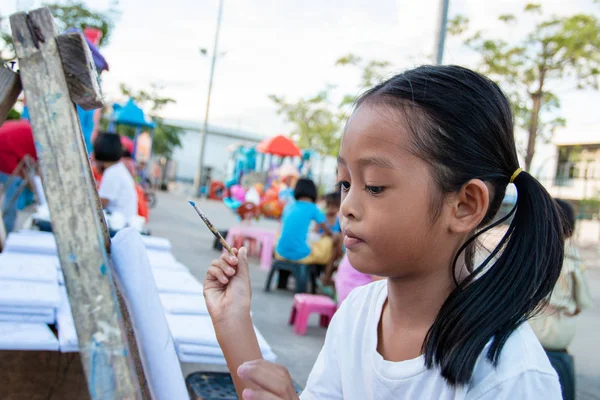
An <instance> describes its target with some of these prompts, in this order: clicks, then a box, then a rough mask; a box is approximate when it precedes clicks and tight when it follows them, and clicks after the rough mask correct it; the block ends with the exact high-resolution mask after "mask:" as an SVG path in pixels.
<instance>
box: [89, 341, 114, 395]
mask: <svg viewBox="0 0 600 400" xmlns="http://www.w3.org/2000/svg"><path fill="white" fill-rule="evenodd" d="M88 353H89V360H90V368H89V371H90V376H89V377H88V387H89V389H90V394H91V397H92V399H94V400H100V399H114V398H115V389H116V380H115V376H114V374H113V371H112V367H111V360H110V355H109V354H108V349H106V348H105V347H104V345H103V344H102V343H101V342H99V341H98V340H96V338H95V337H92V339H91V341H90V344H89V346H88Z"/></svg>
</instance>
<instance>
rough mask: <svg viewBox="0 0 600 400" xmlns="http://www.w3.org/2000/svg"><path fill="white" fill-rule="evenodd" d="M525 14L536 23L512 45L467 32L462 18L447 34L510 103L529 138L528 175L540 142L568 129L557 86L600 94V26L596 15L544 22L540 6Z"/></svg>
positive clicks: (507, 19) (510, 18)
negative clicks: (460, 42) (461, 42)
mask: <svg viewBox="0 0 600 400" xmlns="http://www.w3.org/2000/svg"><path fill="white" fill-rule="evenodd" d="M524 13H525V14H527V16H529V17H530V18H531V19H532V20H534V23H533V24H532V26H531V30H530V32H529V33H528V34H527V35H526V36H524V37H523V38H522V39H521V40H520V41H517V42H514V43H513V42H510V43H509V42H508V41H506V40H504V39H502V38H500V37H494V38H490V37H487V36H485V35H484V33H482V32H481V31H477V32H469V27H468V24H469V20H468V18H466V17H464V16H462V15H458V16H456V17H455V18H453V19H452V20H451V21H449V27H448V32H449V33H450V34H452V35H457V36H462V37H464V38H465V44H466V45H467V46H468V47H469V48H471V49H472V50H474V51H476V52H477V53H479V55H480V63H479V70H480V72H482V73H483V74H485V75H487V76H488V77H490V78H491V79H494V80H495V81H496V82H498V84H499V85H500V86H501V87H502V88H503V90H505V91H506V92H507V94H508V96H509V97H510V99H511V101H512V106H513V111H514V114H515V122H516V125H517V126H520V127H521V128H523V129H525V130H526V131H527V132H528V137H527V145H526V151H525V152H524V158H525V168H526V169H529V168H530V167H531V162H532V160H533V157H534V154H535V145H536V142H537V140H538V138H541V139H543V140H550V138H551V136H552V134H553V133H554V130H555V129H556V128H557V127H559V126H564V125H565V124H566V121H565V119H564V118H562V117H561V116H560V115H559V114H558V112H559V110H560V99H559V97H558V95H557V94H556V86H557V83H563V84H564V82H565V81H566V82H569V81H572V82H573V83H574V85H575V88H576V89H585V88H593V89H596V90H597V89H598V75H599V74H600V34H599V32H600V24H599V22H598V19H597V18H596V17H595V16H593V15H586V14H574V15H570V16H566V17H559V16H545V15H544V14H543V12H542V8H541V6H539V5H537V4H527V5H526V6H525V7H524ZM498 19H499V20H500V21H502V22H504V23H505V24H506V25H507V29H510V26H511V25H514V24H515V23H516V22H517V17H516V16H514V15H500V16H499V17H498Z"/></svg>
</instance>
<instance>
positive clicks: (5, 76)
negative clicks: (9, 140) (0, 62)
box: [0, 67, 21, 125]
mask: <svg viewBox="0 0 600 400" xmlns="http://www.w3.org/2000/svg"><path fill="white" fill-rule="evenodd" d="M20 93H21V79H20V78H19V74H17V73H15V72H13V71H11V70H10V69H8V68H4V67H0V125H1V124H2V123H3V122H4V120H5V119H6V117H7V116H8V112H9V111H10V109H11V108H12V107H13V106H14V105H15V103H16V101H17V98H18V97H19V94H20Z"/></svg>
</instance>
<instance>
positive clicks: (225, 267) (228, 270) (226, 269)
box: [211, 258, 235, 276]
mask: <svg viewBox="0 0 600 400" xmlns="http://www.w3.org/2000/svg"><path fill="white" fill-rule="evenodd" d="M211 266H213V267H216V268H219V269H220V270H221V271H223V273H224V274H225V275H227V276H233V275H235V269H234V268H233V267H232V266H231V265H230V264H229V263H227V262H226V261H225V260H223V258H219V259H218V260H214V261H213V262H212V264H211Z"/></svg>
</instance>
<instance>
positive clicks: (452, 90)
mask: <svg viewBox="0 0 600 400" xmlns="http://www.w3.org/2000/svg"><path fill="white" fill-rule="evenodd" d="M361 104H370V105H381V106H385V107H388V108H389V109H390V110H393V111H396V114H397V115H398V116H399V117H400V118H401V119H402V122H404V123H405V124H406V126H407V127H408V128H409V131H410V133H411V134H410V135H409V144H408V147H409V151H411V152H412V153H413V154H415V155H417V156H418V157H420V158H421V159H423V160H424V161H426V162H427V163H428V164H429V166H430V172H431V174H432V176H433V179H434V182H435V184H436V186H437V189H438V190H436V191H435V192H436V193H437V195H436V196H437V197H436V198H434V199H432V216H433V218H434V220H435V218H437V216H436V213H439V209H440V207H439V205H440V202H441V201H443V197H444V196H443V194H444V193H452V192H456V191H458V190H460V189H461V188H462V187H463V186H464V185H465V184H466V183H467V182H469V181H470V180H472V179H480V180H482V181H484V182H486V183H487V184H488V186H489V187H491V190H490V205H489V208H488V210H487V214H486V215H485V217H484V219H483V221H482V222H481V224H480V226H479V227H478V229H479V231H478V232H476V233H474V234H473V236H472V237H471V238H470V239H469V240H468V241H467V243H465V244H464V245H463V246H462V248H461V249H460V250H459V252H458V253H457V254H456V255H455V260H454V263H453V265H452V268H453V271H452V272H453V276H454V277H456V276H457V271H456V268H457V260H458V259H459V256H460V255H461V254H463V252H464V255H465V263H466V264H467V267H468V268H469V270H470V271H471V274H470V275H469V276H468V277H467V278H465V279H463V280H462V281H461V282H458V281H457V279H456V278H455V283H456V287H455V289H454V290H453V291H452V292H451V293H450V295H449V296H448V298H447V299H446V300H445V302H444V304H443V305H442V307H441V309H440V311H439V313H438V315H437V317H436V320H435V322H434V323H433V325H432V326H431V328H430V329H429V332H428V333H427V336H426V338H425V341H424V343H423V351H424V353H425V364H426V366H427V367H428V368H432V367H434V366H437V367H439V368H440V369H441V372H442V376H443V377H444V378H445V379H446V380H447V381H448V382H449V383H450V384H452V385H459V384H466V383H468V382H469V381H470V379H471V376H472V373H473V369H474V367H475V362H476V361H477V358H478V356H479V355H480V354H481V352H482V351H483V349H484V347H485V346H486V344H487V343H489V342H490V340H491V346H490V348H489V351H488V352H487V357H488V359H489V360H490V361H491V362H492V363H493V364H494V365H497V364H498V360H499V356H500V351H501V350H502V347H503V346H504V344H505V343H506V341H507V339H508V337H509V336H510V335H511V333H512V332H513V331H515V329H517V328H518V327H519V325H521V324H522V323H524V322H525V321H526V320H527V319H528V318H529V317H530V316H532V315H533V314H534V313H535V312H537V311H538V310H539V309H540V307H541V306H542V305H543V304H544V302H545V301H546V300H547V297H548V295H549V294H550V293H551V291H552V288H553V287H554V284H555V283H556V280H557V279H558V276H559V274H560V269H561V266H562V259H563V252H564V239H563V234H562V231H561V223H560V216H559V213H558V209H557V207H556V206H555V203H554V200H553V199H552V198H551V197H550V195H549V194H548V192H546V190H545V189H544V188H543V186H542V185H541V184H540V183H539V182H538V181H537V180H536V179H535V178H534V177H532V176H531V175H529V174H528V173H527V172H521V173H520V174H518V175H517V176H516V179H514V184H515V186H516V189H517V201H516V205H515V207H514V208H513V209H512V211H511V212H510V213H509V215H507V216H506V217H504V218H503V219H501V220H499V221H496V222H494V223H493V224H491V225H489V224H490V222H491V221H492V220H493V218H494V216H495V215H496V213H497V212H498V209H499V208H500V205H501V204H502V200H503V198H504V195H505V193H506V187H507V185H508V184H509V183H510V179H511V176H512V175H513V173H515V171H516V170H517V169H518V168H519V162H518V158H517V151H516V148H515V140H514V132H513V131H514V127H513V116H512V112H511V108H510V104H509V101H508V99H507V98H506V96H505V95H504V93H502V91H501V90H500V88H499V87H498V86H497V85H496V84H495V83H494V82H492V81H491V80H489V79H488V78H486V77H484V76H482V75H480V74H478V73H475V72H473V71H470V70H468V69H466V68H462V67H459V66H422V67H418V68H416V69H412V70H409V71H407V72H404V73H402V74H400V75H396V76H394V77H392V78H391V79H389V80H387V81H385V82H383V83H381V84H379V85H377V86H375V87H374V88H372V89H370V90H368V91H367V92H366V93H365V94H363V95H362V96H361V97H360V98H359V100H358V102H357V106H360V105H361ZM436 210H438V211H436ZM437 215H439V214H437ZM510 217H512V220H511V222H510V224H509V226H508V228H507V230H506V234H505V235H504V236H503V238H502V239H501V240H500V243H499V244H498V246H497V247H496V248H495V249H494V250H493V251H492V252H491V254H490V255H489V257H488V258H487V259H486V260H485V261H484V262H483V263H482V265H479V266H477V267H476V268H473V253H474V251H473V245H474V243H475V240H476V239H477V237H478V236H479V235H480V234H481V233H483V232H485V231H487V230H489V229H491V228H493V227H495V226H497V225H498V224H499V223H501V222H504V221H506V220H508V219H509V218H510Z"/></svg>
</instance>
